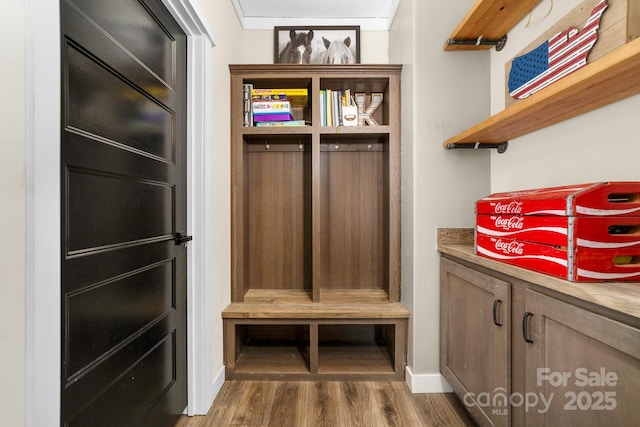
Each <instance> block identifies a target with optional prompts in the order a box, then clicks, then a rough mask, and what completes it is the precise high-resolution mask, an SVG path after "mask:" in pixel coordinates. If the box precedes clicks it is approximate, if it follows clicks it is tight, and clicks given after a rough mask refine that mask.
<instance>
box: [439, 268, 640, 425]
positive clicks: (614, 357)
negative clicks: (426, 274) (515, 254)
mask: <svg viewBox="0 0 640 427" xmlns="http://www.w3.org/2000/svg"><path fill="white" fill-rule="evenodd" d="M471 258H472V257H471ZM457 261H458V260H455V259H452V260H449V259H444V258H443V259H442V267H441V268H442V270H441V298H442V302H441V307H442V309H441V354H442V356H441V372H442V374H443V375H444V377H445V378H446V379H447V380H448V381H449V382H450V383H451V385H452V386H453V388H454V391H455V392H456V394H457V395H458V396H459V397H460V399H461V400H462V402H463V404H465V406H466V407H467V409H468V410H469V412H470V413H471V414H472V416H473V417H474V419H475V420H476V421H477V422H478V423H479V424H480V425H514V426H524V425H532V426H533V425H535V426H564V425H581V426H582V425H584V426H602V425H621V426H622V425H625V426H626V425H629V426H631V425H638V423H639V422H640V412H638V410H637V407H636V406H637V403H636V402H637V400H638V398H640V318H638V317H635V316H629V315H627V314H624V313H619V312H616V311H615V310H610V309H607V308H604V307H602V306H599V305H594V304H592V303H589V302H586V301H584V300H582V299H577V298H575V297H568V296H566V295H563V294H562V293H561V292H557V291H551V290H549V289H547V288H546V287H545V286H542V285H540V284H538V283H532V282H529V281H524V280H522V279H521V278H516V277H511V276H509V275H506V274H504V273H502V272H497V271H492V270H490V269H487V268H485V267H480V266H474V265H472V264H469V263H468V262H465V261H462V260H460V262H457ZM482 262H483V263H485V261H482ZM489 263H491V262H489ZM493 263H495V262H493ZM510 270H513V271H517V270H522V269H517V268H512V267H510ZM522 271H524V270H522ZM524 275H528V276H530V277H532V278H537V279H536V280H537V282H540V283H543V282H544V279H545V276H544V275H539V274H532V273H530V272H527V273H526V274H524ZM552 281H553V282H554V283H555V282H557V283H562V282H564V281H560V280H556V279H552ZM564 283H566V286H572V285H573V284H571V283H569V282H564ZM579 285H580V286H583V287H584V286H591V287H598V286H602V287H601V288H600V289H592V290H587V291H586V292H584V294H585V296H587V294H588V293H589V291H592V292H594V293H595V294H596V295H597V294H599V297H603V296H609V295H616V292H615V291H613V292H612V291H611V289H610V287H609V286H608V285H594V284H584V283H583V284H579ZM501 289H502V291H501V293H499V292H498V291H499V290H501ZM506 289H510V292H507V291H506ZM575 290H576V289H574V290H572V292H573V291H575ZM499 296H500V299H502V300H503V303H502V304H499V307H500V306H502V308H503V309H504V311H502V310H499V309H498V313H499V314H497V318H498V319H499V322H498V323H502V324H503V326H502V328H504V327H505V326H506V327H507V328H511V329H510V332H508V335H509V336H510V339H509V338H504V337H502V336H501V335H502V334H503V333H504V332H503V331H501V330H500V328H499V327H496V326H495V324H492V323H493V317H492V314H493V313H492V312H493V310H492V304H493V303H492V300H493V301H495V300H497V299H498V297H499ZM629 298H630V300H631V304H633V301H637V300H638V295H637V293H634V294H631V295H629ZM605 299H606V298H605ZM504 301H506V302H504ZM616 304H617V303H616ZM505 359H506V360H505Z"/></svg>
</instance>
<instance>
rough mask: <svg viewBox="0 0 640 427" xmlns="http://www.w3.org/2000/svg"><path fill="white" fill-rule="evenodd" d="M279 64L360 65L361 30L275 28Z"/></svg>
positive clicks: (315, 27)
mask: <svg viewBox="0 0 640 427" xmlns="http://www.w3.org/2000/svg"><path fill="white" fill-rule="evenodd" d="M273 45H274V48H273V58H274V62H275V63H276V64H281V63H284V64H359V63H360V27H359V26H311V27H304V26H300V27H275V28H274V44H273Z"/></svg>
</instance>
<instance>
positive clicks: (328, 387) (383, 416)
mask: <svg viewBox="0 0 640 427" xmlns="http://www.w3.org/2000/svg"><path fill="white" fill-rule="evenodd" d="M474 425H475V424H474V423H473V421H472V420H471V418H470V417H469V415H468V414H467V413H466V412H465V410H464V408H463V407H462V404H461V403H460V401H459V400H458V399H457V398H456V396H455V395H453V394H415V395H414V394H412V393H411V392H410V391H409V389H408V387H407V385H406V384H405V383H404V382H388V381H387V382H337V381H335V382H301V381H300V382H298V381H295V382H293V381H227V382H225V384H224V385H223V387H222V390H221V391H220V393H219V394H218V397H217V398H216V401H215V402H214V404H213V406H212V407H211V410H210V411H209V413H208V414H207V415H206V416H200V417H186V416H184V417H182V418H181V419H180V420H179V421H178V423H177V424H176V426H175V427H205V426H206V427H214V426H215V427H224V426H244V427H249V426H277V427H287V426H290V427H341V426H344V427H355V426H362V427H377V426H408V427H422V426H474Z"/></svg>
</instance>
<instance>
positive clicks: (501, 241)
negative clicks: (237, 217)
mask: <svg viewBox="0 0 640 427" xmlns="http://www.w3.org/2000/svg"><path fill="white" fill-rule="evenodd" d="M476 253H477V254H478V255H479V256H483V257H487V258H491V259H495V260H499V261H502V262H505V263H507V264H512V265H516V266H518V267H524V268H527V269H529V270H533V271H537V272H540V273H544V274H549V275H552V276H556V277H560V278H562V279H566V280H570V281H573V282H600V281H638V280H640V255H638V253H640V251H638V250H635V251H634V250H631V251H630V250H629V249H628V248H613V249H609V248H607V249H601V248H599V249H594V248H585V247H578V248H576V249H575V250H573V251H569V250H567V248H566V247H557V246H552V245H545V244H540V243H535V242H527V241H521V240H518V239H513V238H501V237H493V236H487V235H484V234H482V233H476ZM634 254H635V255H634Z"/></svg>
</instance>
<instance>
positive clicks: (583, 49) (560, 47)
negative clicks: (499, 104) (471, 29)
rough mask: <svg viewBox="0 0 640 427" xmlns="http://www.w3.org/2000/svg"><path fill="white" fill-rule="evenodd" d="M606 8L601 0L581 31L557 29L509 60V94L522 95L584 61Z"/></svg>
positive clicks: (549, 82) (529, 92)
mask: <svg viewBox="0 0 640 427" xmlns="http://www.w3.org/2000/svg"><path fill="white" fill-rule="evenodd" d="M606 8H607V1H606V0H601V1H600V2H599V3H598V4H597V5H596V6H595V7H594V9H593V11H592V12H591V16H590V17H589V19H588V20H587V22H586V24H585V26H584V28H583V29H582V31H580V32H578V30H577V29H576V28H574V27H570V28H568V29H567V30H565V31H563V32H560V33H558V34H556V35H554V36H553V37H551V38H550V39H549V40H547V41H545V42H544V43H542V44H541V45H540V46H538V47H537V48H535V49H533V50H532V51H530V52H528V53H525V54H524V55H522V56H518V57H516V58H514V59H513V61H512V62H511V72H510V73H509V80H508V83H507V86H508V88H509V95H511V96H512V97H513V98H516V99H522V98H526V97H528V96H529V95H531V94H532V93H535V92H537V91H539V90H540V89H543V88H545V87H547V86H549V85H550V84H551V83H553V82H556V81H558V80H560V79H561V78H562V77H564V76H566V75H567V74H570V73H572V72H574V71H576V70H577V69H579V68H581V67H583V66H585V65H586V64H587V55H589V52H590V51H591V48H592V47H593V45H594V44H595V43H596V41H597V40H598V28H599V27H600V18H601V17H602V13H603V12H604V10H605V9H606Z"/></svg>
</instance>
